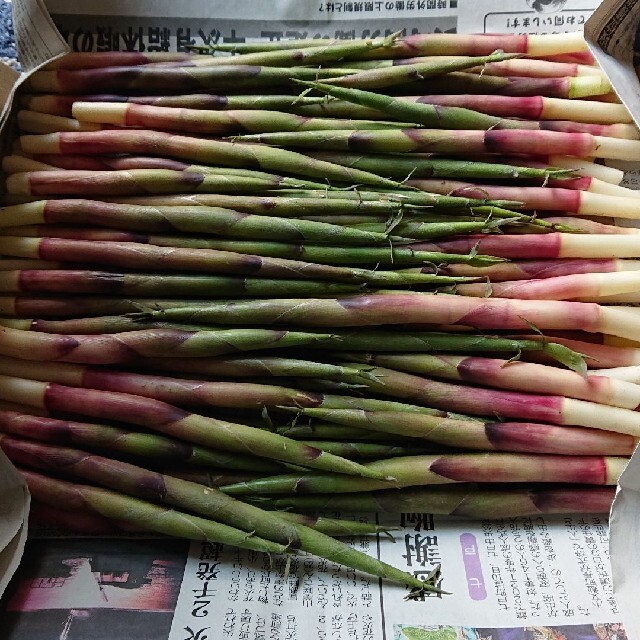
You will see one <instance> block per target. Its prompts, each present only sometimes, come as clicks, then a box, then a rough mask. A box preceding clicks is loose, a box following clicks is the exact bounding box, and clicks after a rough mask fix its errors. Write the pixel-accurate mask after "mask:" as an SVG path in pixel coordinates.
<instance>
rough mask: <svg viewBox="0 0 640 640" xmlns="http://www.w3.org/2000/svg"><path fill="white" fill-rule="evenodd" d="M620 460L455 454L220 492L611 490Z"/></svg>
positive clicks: (269, 480) (393, 461) (230, 487)
mask: <svg viewBox="0 0 640 640" xmlns="http://www.w3.org/2000/svg"><path fill="white" fill-rule="evenodd" d="M627 462H628V459H627V458H625V457H614V456H560V455H543V454H537V455H526V454H522V453H517V454H512V453H455V454H444V455H431V456H407V457H404V458H403V457H400V458H390V459H387V460H378V461H376V462H370V463H368V464H367V465H366V466H367V467H370V468H374V469H376V470H378V471H379V472H380V473H385V474H387V475H389V476H391V477H393V478H394V480H393V481H384V480H370V479H368V478H347V479H345V478H344V477H340V476H338V475H335V474H313V473H308V474H302V475H301V474H289V475H282V476H272V477H269V478H262V479H259V480H250V481H248V482H241V483H238V484H235V485H227V486H225V487H221V488H220V490H221V491H223V492H224V493H226V494H227V495H245V494H251V493H257V494H262V493H267V494H273V493H293V494H296V493H333V492H335V493H359V492H368V491H377V490H380V489H401V488H404V487H412V486H422V485H433V484H436V485H438V484H448V483H451V482H498V483H511V482H550V483H555V482H562V483H565V482H566V483H575V484H591V485H615V484H616V482H617V480H618V477H619V475H620V473H621V472H622V470H623V469H624V467H625V465H626V464H627Z"/></svg>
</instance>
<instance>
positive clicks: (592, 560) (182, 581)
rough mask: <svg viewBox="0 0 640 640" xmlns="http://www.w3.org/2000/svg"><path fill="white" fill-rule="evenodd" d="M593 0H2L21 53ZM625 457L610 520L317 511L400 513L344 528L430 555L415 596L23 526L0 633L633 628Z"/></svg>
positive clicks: (513, 19) (558, 27) (195, 636)
mask: <svg viewBox="0 0 640 640" xmlns="http://www.w3.org/2000/svg"><path fill="white" fill-rule="evenodd" d="M634 4H635V3H634V2H631V3H629V2H626V3H625V2H621V1H619V2H617V3H613V2H606V3H605V5H606V7H607V11H608V14H607V15H608V16H610V17H609V18H606V19H605V20H603V21H601V22H599V23H598V24H599V25H600V27H599V30H600V31H602V32H604V31H607V30H608V26H607V25H608V23H609V22H610V21H612V20H613V19H614V18H615V16H617V15H619V14H618V13H616V12H617V7H618V5H621V6H622V5H624V6H625V7H627V9H629V12H632V10H633V6H634ZM596 5H597V2H596V1H595V0H584V1H579V0H508V1H506V2H505V0H500V1H499V0H483V1H481V2H478V1H477V0H473V1H472V0H415V1H411V0H401V1H396V0H393V1H391V0H385V1H375V2H325V1H320V0H304V1H303V0H290V1H285V0H273V1H272V2H270V3H269V4H267V3H262V2H255V1H254V0H236V2H234V3H223V2H214V1H212V0H211V1H206V0H183V2H180V3H172V2H168V1H164V2H162V1H159V0H156V1H154V0H140V1H138V2H136V3H130V2H129V3H127V2H124V1H122V0H100V1H99V2H95V3H90V4H89V5H88V6H87V5H85V4H80V3H77V2H75V1H73V2H72V1H70V0H48V1H47V3H46V6H45V4H44V3H43V2H42V0H14V10H15V13H16V21H15V22H16V28H17V29H18V32H19V33H18V46H19V50H20V54H21V57H22V60H23V65H24V68H25V69H26V70H31V69H34V68H37V67H38V66H39V65H41V64H43V63H45V62H46V61H47V60H49V59H50V58H51V57H54V56H57V55H59V54H61V53H63V52H64V51H65V50H66V49H67V48H70V49H75V50H103V51H108V50H136V51H163V50H167V51H168V50H182V49H185V48H186V46H187V45H191V44H206V43H210V42H239V41H251V40H255V39H268V40H279V39H297V38H315V37H330V38H340V39H343V38H344V39H354V38H366V37H373V36H377V35H382V34H388V33H393V32H395V31H404V32H405V33H414V32H429V31H456V30H459V31H465V32H488V31H493V32H495V31H501V32H517V33H546V32H566V31H572V30H576V29H582V28H585V29H586V30H588V29H589V27H590V25H591V24H592V23H591V22H590V21H587V19H588V16H589V15H590V14H591V13H592V11H593V10H594V9H595V8H596ZM627 5H628V6H627ZM49 12H50V14H49ZM247 16H250V19H247ZM612 16H613V17H612ZM58 29H59V32H58ZM36 30H37V34H38V37H33V35H34V31H36ZM609 30H610V29H609ZM627 36H628V33H627ZM595 39H596V40H597V37H596V38H595ZM605 68H607V67H606V66H605ZM614 81H615V80H614ZM639 104H640V103H639ZM636 458H637V455H636V456H634V459H633V460H632V463H631V464H630V465H629V467H628V468H627V471H625V474H624V475H623V478H622V480H621V483H620V489H619V493H618V497H617V499H616V503H615V505H614V509H613V511H612V523H613V526H612V528H611V534H610V529H609V526H608V522H607V518H606V516H605V515H601V516H597V515H583V516H580V515H572V516H566V517H563V516H553V517H548V516H536V517H532V518H523V517H518V518H509V519H504V520H496V521H462V520H454V519H451V518H444V517H438V516H433V515H432V514H428V513H405V514H397V515H396V516H394V517H391V516H388V515H383V514H378V515H375V514H358V515H355V514H336V513H331V514H327V515H330V516H332V517H345V518H357V519H364V520H366V519H367V518H368V519H373V520H374V521H376V522H380V523H382V524H385V525H387V526H390V527H391V526H399V527H400V529H398V530H394V531H392V535H391V536H385V535H383V534H380V535H376V536H373V537H357V538H354V539H352V540H350V541H349V543H350V544H351V545H353V546H354V547H355V548H357V549H359V550H361V551H363V552H365V553H369V554H372V555H374V556H375V557H378V558H380V559H383V560H385V561H387V562H389V563H391V564H393V565H395V566H398V567H404V568H406V570H407V571H410V572H413V573H415V574H416V575H424V576H426V575H431V574H432V572H433V571H436V570H437V569H439V568H441V574H440V575H441V578H440V582H439V586H440V587H441V588H442V589H443V590H444V591H447V592H449V594H448V595H441V596H434V595H427V596H425V597H424V599H423V600H422V601H415V600H406V599H405V598H406V596H407V591H406V590H404V589H403V588H402V587H398V586H394V585H390V584H387V583H384V584H383V583H381V581H379V580H377V579H372V578H369V577H366V576H364V575H361V574H357V573H355V572H353V571H351V570H348V569H346V568H344V567H342V566H340V565H336V564H333V563H331V562H327V561H320V560H318V559H315V558H313V557H309V556H305V555H299V556H295V557H292V558H289V559H285V558H280V557H266V556H263V555H262V554H257V553H252V552H246V551H239V550H237V549H231V548H224V547H221V546H220V545H215V544H211V543H192V544H190V545H189V544H187V543H186V542H184V541H166V540H158V539H151V540H144V541H141V540H139V539H131V540H118V541H117V543H115V544H114V543H113V542H112V541H108V540H104V539H86V538H85V539H73V540H69V539H64V538H63V539H60V538H48V539H40V538H35V537H33V538H32V539H31V540H30V541H29V542H28V547H27V552H26V553H25V560H24V562H23V565H22V567H21V569H20V573H19V574H18V576H17V579H15V580H14V581H13V582H12V585H11V588H10V590H9V592H8V594H7V597H5V598H4V600H3V601H2V604H1V605H0V637H2V638H3V640H22V639H23V638H29V640H38V639H39V638H47V639H48V638H54V637H55V638H58V637H59V638H92V639H96V640H100V639H101V638H105V639H106V638H109V640H119V639H120V638H122V640H125V639H129V638H132V637H135V638H141V639H144V638H149V639H153V640H164V639H165V638H167V639H168V640H214V639H215V640H217V639H218V638H229V639H238V640H248V639H252V640H253V639H255V640H257V639H267V638H269V639H273V640H280V639H282V640H285V639H286V640H289V639H291V640H294V639H295V640H299V639H300V640H306V639H307V638H309V639H312V638H313V639H316V638H327V639H331V640H342V639H343V638H344V639H353V640H369V639H371V640H373V639H374V638H375V639H380V638H383V639H385V640H386V639H389V640H392V639H393V640H404V639H409V640H413V639H419V640H430V639H433V640H436V639H437V640H443V639H444V640H448V639H451V640H454V639H458V640H461V639H463V638H464V639H469V640H471V639H477V640H483V639H485V640H488V639H489V638H491V639H492V640H498V639H500V638H503V639H510V640H511V639H515V638H518V639H523V640H524V639H527V640H529V639H531V640H533V639H534V638H536V639H542V638H544V639H551V638H555V639H560V638H565V639H567V640H569V639H571V638H580V639H581V640H602V639H604V638H607V639H614V638H615V639H617V640H623V639H625V638H634V639H635V638H640V623H639V620H640V618H639V613H638V611H637V606H634V605H635V604H636V602H635V600H637V597H636V598H635V599H634V585H635V584H637V579H638V575H637V572H638V570H639V567H640V563H639V562H638V555H639V554H640V552H638V550H637V548H636V547H637V545H633V544H631V545H630V544H629V541H630V536H632V533H633V532H635V531H637V530H638V527H637V524H638V522H637V521H638V513H639V512H640V510H639V500H640V494H639V492H638V490H639V488H640V471H639V465H640V462H638V461H637V460H636ZM0 488H1V486H0ZM2 521H3V520H2V518H0V523H2ZM0 533H2V532H1V530H0ZM609 535H611V541H609ZM1 540H2V538H1V537H0V541H1ZM630 547H631V551H630V550H629V548H630ZM634 554H635V555H634ZM609 557H611V560H609ZM35 558H37V559H38V561H35V560H34V559H35ZM612 566H613V572H612ZM0 575H2V572H1V571H0ZM43 630H44V631H43Z"/></svg>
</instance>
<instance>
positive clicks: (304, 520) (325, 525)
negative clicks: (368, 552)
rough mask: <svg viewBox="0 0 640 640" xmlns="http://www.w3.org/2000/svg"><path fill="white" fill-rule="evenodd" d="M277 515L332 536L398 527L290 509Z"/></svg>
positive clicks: (383, 531)
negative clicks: (302, 512) (295, 511)
mask: <svg viewBox="0 0 640 640" xmlns="http://www.w3.org/2000/svg"><path fill="white" fill-rule="evenodd" d="M278 517H279V518H281V519H282V520H285V521H287V522H291V523H292V524H298V525H304V526H305V527H309V528H310V529H314V530H315V531H320V532H321V533H324V534H325V535H327V536H332V537H336V538H339V537H349V538H350V537H352V536H366V535H373V534H377V533H386V534H388V533H389V532H390V531H394V530H396V529H399V527H389V526H385V525H379V524H374V523H372V522H361V521H358V520H342V519H337V518H325V517H324V516H312V515H305V514H301V513H293V512H292V511H279V512H278Z"/></svg>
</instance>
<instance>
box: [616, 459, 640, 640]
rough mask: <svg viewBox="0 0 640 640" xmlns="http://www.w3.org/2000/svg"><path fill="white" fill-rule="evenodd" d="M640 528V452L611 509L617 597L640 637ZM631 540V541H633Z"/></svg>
mask: <svg viewBox="0 0 640 640" xmlns="http://www.w3.org/2000/svg"><path fill="white" fill-rule="evenodd" d="M638 531H640V451H639V450H638V449H636V451H635V453H634V454H633V457H632V458H631V462H630V463H629V464H628V465H627V468H626V469H625V470H624V471H623V472H622V475H621V477H620V480H619V482H618V492H617V495H616V497H615V500H614V504H613V508H612V510H611V542H610V554H611V567H612V572H613V588H614V591H615V593H616V600H617V601H618V603H619V606H620V608H621V610H622V611H624V612H625V614H627V612H628V614H627V615H626V617H625V621H626V624H627V625H628V627H627V630H628V636H629V638H640V613H639V612H638V592H639V587H638V584H639V582H638V581H639V580H640V547H639V546H638V544H637V539H634V538H633V537H632V536H633V533H635V534H636V535H637V532H638ZM630 541H631V544H630Z"/></svg>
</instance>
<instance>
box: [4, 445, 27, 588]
mask: <svg viewBox="0 0 640 640" xmlns="http://www.w3.org/2000/svg"><path fill="white" fill-rule="evenodd" d="M29 502H30V497H29V491H28V490H27V486H26V484H25V482H24V480H23V478H22V476H21V475H20V474H19V473H18V472H17V471H16V469H15V467H14V466H13V465H12V464H11V463H10V462H9V460H8V459H7V457H6V456H5V455H4V453H2V451H1V450H0V596H1V595H2V594H3V593H4V590H5V589H6V588H7V585H8V584H9V580H10V579H11V576H12V575H13V573H14V572H15V570H16V568H17V567H18V564H19V562H20V558H21V557H22V551H23V549H24V543H25V540H26V538H27V518H28V515H29Z"/></svg>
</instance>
